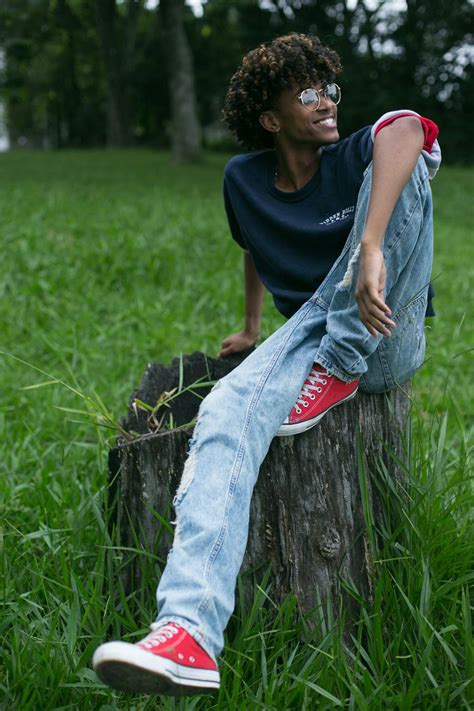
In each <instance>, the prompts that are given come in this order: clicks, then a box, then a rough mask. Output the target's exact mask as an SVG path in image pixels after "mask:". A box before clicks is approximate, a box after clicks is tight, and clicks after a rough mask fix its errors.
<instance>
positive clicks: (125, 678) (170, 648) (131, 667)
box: [92, 622, 220, 696]
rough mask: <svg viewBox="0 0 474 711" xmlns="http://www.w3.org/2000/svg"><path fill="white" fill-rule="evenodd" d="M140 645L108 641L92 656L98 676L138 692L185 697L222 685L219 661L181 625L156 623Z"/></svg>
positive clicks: (109, 684) (124, 688) (116, 687)
mask: <svg viewBox="0 0 474 711" xmlns="http://www.w3.org/2000/svg"><path fill="white" fill-rule="evenodd" d="M151 630H152V631H151V632H150V634H149V635H148V636H147V637H145V639H143V640H142V641H141V642H138V643H137V644H128V643H127V642H107V643H106V644H102V645H101V646H100V647H98V648H97V649H96V651H95V653H94V656H93V658H92V666H93V667H94V669H95V671H96V673H97V675H98V677H99V678H100V679H101V680H102V681H103V682H104V683H105V684H107V685H108V686H112V687H113V688H114V689H119V690H120V691H129V692H131V693H136V694H164V695H166V696H185V695H188V694H205V693H208V692H212V691H215V690H217V689H218V688H219V686H220V677H219V670H218V668H217V665H216V663H215V662H214V661H213V660H212V659H211V657H210V656H209V655H208V654H207V653H206V652H205V651H204V649H203V648H202V647H201V646H200V645H199V644H198V643H197V642H196V640H194V639H193V637H191V635H190V634H188V632H186V630H184V629H183V628H182V627H180V625H178V624H175V623H174V622H170V623H168V624H166V625H163V624H160V623H154V624H152V625H151Z"/></svg>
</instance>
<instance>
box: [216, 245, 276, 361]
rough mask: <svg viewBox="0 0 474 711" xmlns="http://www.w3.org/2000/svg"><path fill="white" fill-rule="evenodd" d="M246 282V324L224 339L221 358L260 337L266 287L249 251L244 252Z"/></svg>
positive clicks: (238, 350)
mask: <svg viewBox="0 0 474 711" xmlns="http://www.w3.org/2000/svg"><path fill="white" fill-rule="evenodd" d="M244 282H245V326H244V328H243V329H242V331H239V332H238V333H234V334H233V335H232V336H228V337H227V338H225V339H224V340H223V341H222V345H221V351H220V352H219V358H225V357H226V356H228V355H230V354H231V353H239V352H240V351H245V350H246V349H247V348H251V347H252V346H254V345H255V343H256V342H257V341H258V339H259V337H260V319H261V315H262V303H263V296H264V293H265V287H264V286H263V284H262V282H261V281H260V278H259V276H258V274H257V272H256V269H255V266H254V263H253V261H252V258H251V256H250V254H249V253H248V252H244Z"/></svg>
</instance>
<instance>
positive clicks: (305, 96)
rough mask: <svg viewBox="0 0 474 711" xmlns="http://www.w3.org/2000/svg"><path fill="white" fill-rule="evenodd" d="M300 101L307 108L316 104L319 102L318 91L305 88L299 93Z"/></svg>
mask: <svg viewBox="0 0 474 711" xmlns="http://www.w3.org/2000/svg"><path fill="white" fill-rule="evenodd" d="M301 103H302V104H303V106H306V107H307V108H308V109H311V108H312V107H313V106H317V105H318V103H319V96H318V92H317V91H315V90H314V89H305V90H304V91H303V92H302V93H301Z"/></svg>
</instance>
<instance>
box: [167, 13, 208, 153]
mask: <svg viewBox="0 0 474 711" xmlns="http://www.w3.org/2000/svg"><path fill="white" fill-rule="evenodd" d="M183 10H184V0H161V2H160V9H159V12H160V18H161V25H162V38H163V52H164V56H165V66H166V73H167V78H168V86H169V94H170V101H171V122H172V127H171V141H172V152H173V156H174V158H175V160H177V161H178V162H189V161H195V160H198V159H199V158H200V155H201V127H200V125H199V120H198V116H197V108H196V92H195V88H194V67H193V58H192V54H191V49H190V46H189V42H188V39H187V37H186V32H185V30H184V24H183Z"/></svg>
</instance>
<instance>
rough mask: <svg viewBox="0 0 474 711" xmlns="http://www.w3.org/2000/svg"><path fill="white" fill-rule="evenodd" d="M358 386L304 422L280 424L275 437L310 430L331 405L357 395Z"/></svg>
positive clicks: (330, 408)
mask: <svg viewBox="0 0 474 711" xmlns="http://www.w3.org/2000/svg"><path fill="white" fill-rule="evenodd" d="M358 389H359V388H356V389H355V390H354V392H353V393H351V394H350V395H348V396H347V397H345V398H344V400H339V402H335V403H334V404H333V405H331V406H330V407H328V408H327V410H324V412H321V413H320V414H319V415H318V416H317V417H313V418H311V419H310V420H305V421H304V422H298V423H297V424H287V425H281V427H280V429H279V430H278V432H277V433H276V435H275V436H276V437H291V435H296V434H301V433H302V432H306V430H310V429H311V427H314V426H315V425H317V424H318V422H319V421H320V420H322V418H323V417H324V415H327V413H328V412H329V410H332V408H333V407H337V406H338V405H342V403H343V402H347V401H348V400H352V398H353V397H355V396H356V395H357V391H358Z"/></svg>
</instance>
